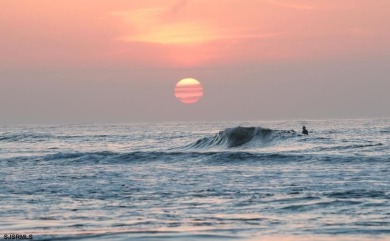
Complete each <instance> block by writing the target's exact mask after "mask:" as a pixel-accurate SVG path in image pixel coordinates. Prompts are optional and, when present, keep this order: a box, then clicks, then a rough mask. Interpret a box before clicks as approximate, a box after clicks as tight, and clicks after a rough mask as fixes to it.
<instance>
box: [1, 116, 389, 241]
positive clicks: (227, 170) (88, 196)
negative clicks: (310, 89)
mask: <svg viewBox="0 0 390 241" xmlns="http://www.w3.org/2000/svg"><path fill="white" fill-rule="evenodd" d="M302 126H306V127H307V129H308V130H309V135H308V136H305V135H302V134H300V133H301V129H302ZM0 235H1V236H0V239H8V238H11V237H14V238H15V239H26V238H31V239H33V240H80V239H82V240H266V241H268V240H286V241H287V240H289V241H290V240H390V119H368V120H311V121H300V120H297V121H230V122H166V123H129V124H127V123H126V124H69V125H20V126H17V125H13V126H1V127H0ZM30 235H31V236H30Z"/></svg>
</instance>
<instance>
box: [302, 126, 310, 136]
mask: <svg viewBox="0 0 390 241" xmlns="http://www.w3.org/2000/svg"><path fill="white" fill-rule="evenodd" d="M302 134H304V135H309V132H308V131H307V130H306V126H303V127H302Z"/></svg>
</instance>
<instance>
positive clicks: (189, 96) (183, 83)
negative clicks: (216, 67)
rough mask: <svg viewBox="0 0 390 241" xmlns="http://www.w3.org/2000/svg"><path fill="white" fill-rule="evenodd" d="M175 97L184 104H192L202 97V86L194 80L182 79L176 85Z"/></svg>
mask: <svg viewBox="0 0 390 241" xmlns="http://www.w3.org/2000/svg"><path fill="white" fill-rule="evenodd" d="M175 96H176V98H177V99H178V100H180V101H181V102H182V103H184V104H194V103H196V102H198V101H199V100H200V99H201V98H202V97H203V87H202V84H201V83H200V82H199V81H197V80H196V79H192V78H186V79H182V80H180V81H179V82H178V83H177V84H176V87H175Z"/></svg>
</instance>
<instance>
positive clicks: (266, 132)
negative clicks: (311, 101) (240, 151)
mask: <svg viewBox="0 0 390 241" xmlns="http://www.w3.org/2000/svg"><path fill="white" fill-rule="evenodd" d="M297 136H300V135H299V134H297V133H296V132H295V131H294V130H291V131H286V130H271V129H267V128H262V127H241V126H239V127H234V128H228V129H225V130H224V131H220V132H219V133H218V134H216V135H215V136H213V137H205V138H202V139H199V140H197V141H196V142H194V143H192V144H190V145H188V146H186V147H185V148H207V147H215V146H222V147H226V148H234V147H241V146H244V145H246V144H248V143H251V144H253V145H255V146H257V147H261V146H266V145H269V144H273V143H276V142H278V141H283V140H287V139H290V138H293V137H297Z"/></svg>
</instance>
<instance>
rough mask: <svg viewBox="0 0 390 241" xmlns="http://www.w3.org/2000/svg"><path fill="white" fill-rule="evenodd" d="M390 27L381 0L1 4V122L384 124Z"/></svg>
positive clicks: (388, 10)
mask: <svg viewBox="0 0 390 241" xmlns="http://www.w3.org/2000/svg"><path fill="white" fill-rule="evenodd" d="M389 23H390V1H389V0H373V1H367V0H245V1H242V0H224V1H221V0H142V1H141V0H137V1H136V0H110V1H106V0H18V1H15V0H0V123H2V124H18V123H79V122H139V121H203V120H204V121H209V120H288V119H302V120H306V119H330V118H376V117H389V116H390V107H389V103H390V94H389V90H390V28H389V26H388V25H389ZM184 78H195V79H197V80H198V81H200V82H201V83H202V86H203V90H204V93H203V97H202V99H201V100H200V101H198V102H197V103H195V104H183V103H181V102H180V101H178V100H177V99H176V98H175V93H174V89H175V85H176V83H177V82H178V81H180V80H181V79H184Z"/></svg>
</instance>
